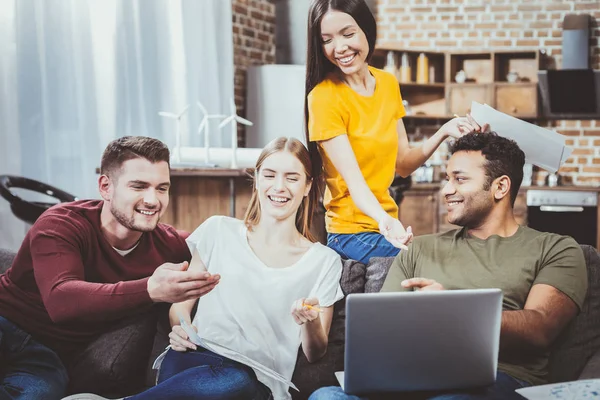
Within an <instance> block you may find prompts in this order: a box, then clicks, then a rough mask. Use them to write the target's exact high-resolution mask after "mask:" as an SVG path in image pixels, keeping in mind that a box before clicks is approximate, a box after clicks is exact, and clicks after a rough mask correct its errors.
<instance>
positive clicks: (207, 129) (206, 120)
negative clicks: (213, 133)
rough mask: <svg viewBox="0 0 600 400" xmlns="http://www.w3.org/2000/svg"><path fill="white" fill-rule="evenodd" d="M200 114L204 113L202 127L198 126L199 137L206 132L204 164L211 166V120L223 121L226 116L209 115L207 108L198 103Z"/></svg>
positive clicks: (201, 121)
mask: <svg viewBox="0 0 600 400" xmlns="http://www.w3.org/2000/svg"><path fill="white" fill-rule="evenodd" d="M196 103H197V105H198V108H199V109H200V112H201V113H202V119H201V120H200V125H198V135H202V131H204V163H205V164H206V165H210V164H211V162H210V123H209V122H210V120H211V119H223V118H225V117H226V115H223V114H209V113H208V111H206V108H205V107H204V106H203V105H202V103H200V102H199V101H197V102H196Z"/></svg>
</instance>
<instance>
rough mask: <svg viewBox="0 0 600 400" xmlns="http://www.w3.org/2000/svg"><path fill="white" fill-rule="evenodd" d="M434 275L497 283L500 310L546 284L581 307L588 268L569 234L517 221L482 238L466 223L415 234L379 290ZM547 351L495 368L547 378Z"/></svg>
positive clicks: (515, 306)
mask: <svg viewBox="0 0 600 400" xmlns="http://www.w3.org/2000/svg"><path fill="white" fill-rule="evenodd" d="M414 277H422V278H429V279H434V280H435V281H437V282H439V283H441V284H442V285H443V286H444V288H445V289H450V290H451V289H482V288H499V289H501V290H502V292H503V294H504V300H503V304H502V306H503V310H505V311H507V310H522V309H523V307H524V306H525V302H526V300H527V296H528V294H529V291H530V290H531V287H532V286H533V285H536V284H546V285H550V286H553V287H555V288H556V289H558V290H560V291H561V292H563V293H564V294H566V295H567V296H569V297H570V298H571V299H572V300H573V301H574V302H575V304H577V306H578V307H579V309H580V310H581V307H582V304H583V300H584V298H585V294H586V291H587V270H586V267H585V259H584V257H583V251H582V250H581V247H579V245H578V244H577V242H575V240H573V239H572V238H571V237H568V236H561V235H557V234H553V233H544V232H538V231H536V230H534V229H531V228H528V227H519V229H518V230H517V232H516V233H515V234H514V235H512V236H510V237H500V236H498V235H492V236H490V237H489V238H487V239H485V240H483V239H479V238H476V237H474V236H471V235H469V234H468V233H467V231H466V229H465V228H463V229H459V230H453V231H449V232H446V233H443V234H438V235H425V236H420V237H417V238H415V240H414V242H413V243H412V244H411V245H410V246H409V248H408V250H406V251H401V252H400V254H399V255H398V256H397V257H396V259H395V260H394V263H393V264H392V265H391V267H390V271H389V273H388V275H387V278H386V280H385V282H384V284H383V288H382V289H381V291H382V292H384V291H387V292H393V291H406V290H408V289H405V288H403V287H402V285H401V282H402V281H403V280H404V279H407V278H414ZM548 357H549V352H548V351H544V352H538V353H535V354H531V355H527V356H524V357H522V358H523V359H522V360H520V361H519V363H518V364H517V363H514V364H511V363H508V362H503V359H502V355H500V360H499V362H498V369H499V370H500V371H503V372H505V373H507V374H509V375H511V376H513V377H515V378H517V379H521V380H524V381H527V382H529V383H531V384H534V385H537V384H543V383H546V377H547V369H548V368H547V367H548Z"/></svg>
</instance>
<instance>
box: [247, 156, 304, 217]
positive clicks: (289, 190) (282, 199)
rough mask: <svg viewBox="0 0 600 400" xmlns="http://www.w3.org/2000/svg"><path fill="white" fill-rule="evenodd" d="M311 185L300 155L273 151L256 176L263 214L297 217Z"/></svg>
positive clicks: (266, 215)
mask: <svg viewBox="0 0 600 400" xmlns="http://www.w3.org/2000/svg"><path fill="white" fill-rule="evenodd" d="M310 187H311V182H308V181H307V177H306V171H305V170H304V167H303V165H302V163H301V162H300V160H298V158H296V157H295V156H294V155H293V154H292V153H290V152H289V151H285V150H283V151H278V152H276V153H273V154H271V155H270V156H268V157H267V158H265V160H264V161H263V163H262V165H261V166H260V169H259V171H258V175H257V180H256V190H257V194H258V200H259V203H260V212H261V215H262V217H272V218H274V219H276V220H285V219H288V218H290V217H291V218H295V217H296V213H297V211H298V208H299V207H300V204H302V200H303V199H304V197H305V196H307V195H308V193H309V191H310Z"/></svg>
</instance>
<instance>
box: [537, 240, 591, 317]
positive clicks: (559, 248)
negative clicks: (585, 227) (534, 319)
mask: <svg viewBox="0 0 600 400" xmlns="http://www.w3.org/2000/svg"><path fill="white" fill-rule="evenodd" d="M556 236H557V240H556V241H554V242H553V243H552V244H551V245H550V249H549V251H547V252H546V255H545V256H544V259H543V262H542V266H541V268H540V270H539V272H538V274H537V276H536V277H535V280H534V282H533V284H534V285H537V284H546V285H550V286H553V287H555V288H556V289H558V290H560V291H561V292H563V293H564V294H566V295H567V296H569V297H570V298H571V300H573V301H574V302H575V304H577V306H578V307H579V310H581V308H582V306H583V301H584V300H585V295H586V292H587V285H588V279H587V268H586V266H585V258H584V256H583V250H581V247H580V246H579V244H577V242H576V241H575V240H574V239H573V238H571V237H569V236H558V235H556Z"/></svg>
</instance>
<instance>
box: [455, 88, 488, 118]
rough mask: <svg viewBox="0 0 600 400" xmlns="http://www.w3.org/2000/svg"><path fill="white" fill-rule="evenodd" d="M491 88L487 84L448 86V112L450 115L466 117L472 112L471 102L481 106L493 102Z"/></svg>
mask: <svg viewBox="0 0 600 400" xmlns="http://www.w3.org/2000/svg"><path fill="white" fill-rule="evenodd" d="M490 94H491V90H490V86H489V85H486V84H476V83H470V84H456V83H453V84H450V85H448V94H447V96H448V97H447V98H448V103H447V106H448V110H449V114H450V115H454V114H457V115H465V114H466V113H468V112H469V111H470V110H471V102H473V101H476V102H478V103H481V104H490V102H491V95H490Z"/></svg>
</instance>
